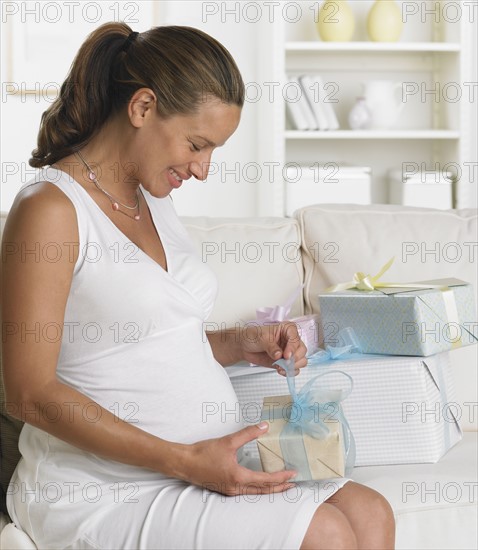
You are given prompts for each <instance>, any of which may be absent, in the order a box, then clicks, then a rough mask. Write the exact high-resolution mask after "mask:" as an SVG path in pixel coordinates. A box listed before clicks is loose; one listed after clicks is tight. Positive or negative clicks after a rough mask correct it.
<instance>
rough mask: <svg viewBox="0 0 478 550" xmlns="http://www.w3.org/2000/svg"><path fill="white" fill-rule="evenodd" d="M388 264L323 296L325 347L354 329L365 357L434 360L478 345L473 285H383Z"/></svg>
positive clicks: (452, 280) (452, 282)
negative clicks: (370, 355) (371, 355)
mask: <svg viewBox="0 0 478 550" xmlns="http://www.w3.org/2000/svg"><path fill="white" fill-rule="evenodd" d="M393 261H394V258H392V259H391V260H389V261H388V262H387V263H386V264H385V265H384V266H383V267H382V269H381V270H380V271H379V272H378V273H377V274H376V275H375V276H371V275H366V274H365V273H362V272H357V273H355V274H354V276H353V278H352V280H351V281H348V282H345V283H339V284H337V285H334V286H332V287H330V288H328V289H327V290H326V292H324V293H322V294H320V295H319V303H320V313H321V321H322V326H323V330H324V339H325V344H332V345H334V344H335V343H336V336H337V334H338V333H339V332H340V331H341V330H342V329H344V328H346V327H350V328H352V329H353V330H354V332H355V334H356V335H357V338H358V340H359V341H360V345H361V348H362V351H363V353H373V354H374V353H378V354H384V355H413V356H424V357H426V356H429V355H434V354H435V353H440V352H443V351H448V350H451V349H455V348H457V347H461V346H466V345H470V344H474V343H476V342H477V341H478V323H477V317H476V308H475V303H474V302H475V301H474V293H473V287H472V285H471V284H469V283H466V282H465V281H461V280H460V279H455V278H446V279H436V280H432V281H419V282H407V283H398V282H383V281H381V278H382V276H383V275H384V274H385V272H386V271H387V270H388V269H389V268H390V267H391V265H392V263H393Z"/></svg>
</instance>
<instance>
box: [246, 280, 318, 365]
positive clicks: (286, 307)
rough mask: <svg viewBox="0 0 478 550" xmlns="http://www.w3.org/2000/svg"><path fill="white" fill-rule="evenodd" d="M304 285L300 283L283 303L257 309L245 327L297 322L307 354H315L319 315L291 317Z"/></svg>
mask: <svg viewBox="0 0 478 550" xmlns="http://www.w3.org/2000/svg"><path fill="white" fill-rule="evenodd" d="M303 287H304V285H300V286H299V287H298V288H297V289H296V290H295V291H294V292H293V293H292V294H291V296H289V298H288V299H287V300H286V302H285V303H284V304H283V305H276V306H273V307H271V306H267V307H261V308H259V309H257V310H256V317H257V318H256V319H254V320H252V321H248V322H246V323H245V327H251V326H252V327H260V326H261V325H268V324H275V323H281V322H285V321H289V322H292V323H295V324H296V326H297V331H298V333H299V337H300V339H301V340H302V341H303V342H304V344H305V346H306V348H307V355H312V354H314V353H315V352H316V351H317V350H318V349H319V316H318V315H317V314H310V315H302V316H300V317H289V313H290V310H291V307H292V304H293V303H294V302H295V300H296V299H297V298H298V296H300V294H301V292H302V289H303Z"/></svg>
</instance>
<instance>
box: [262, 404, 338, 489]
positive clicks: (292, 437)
mask: <svg viewBox="0 0 478 550" xmlns="http://www.w3.org/2000/svg"><path fill="white" fill-rule="evenodd" d="M262 411H263V413H262V415H261V418H262V420H267V421H268V423H269V429H268V431H267V433H266V434H264V435H263V436H261V437H260V438H258V439H257V447H258V450H259V457H260V459H261V464H262V469H263V470H264V471H265V472H279V471H281V470H284V469H285V468H287V469H295V470H297V472H298V473H297V476H296V477H295V478H294V481H303V480H309V479H314V480H319V479H329V478H334V477H344V475H345V457H344V441H343V437H344V436H343V431H342V424H341V423H340V422H339V421H338V420H337V419H333V418H331V417H330V418H328V416H329V415H326V418H324V419H323V422H324V423H325V425H326V426H327V428H328V430H329V433H328V434H327V435H326V436H325V437H323V438H322V439H319V438H316V437H312V436H310V435H308V434H306V433H303V432H302V430H301V428H300V427H298V428H297V429H295V426H294V418H293V416H294V413H293V403H292V401H291V396H290V395H281V396H273V397H265V398H264V402H263V407H262ZM287 424H289V425H291V429H290V430H288V431H287V430H286V426H287ZM285 445H288V446H289V447H290V448H292V453H291V454H292V455H293V456H292V457H291V458H289V460H287V459H286V458H285V457H284V455H283V447H284V446H285ZM294 459H295V460H294ZM304 461H306V462H307V464H306V465H304V464H302V463H303V462H304Z"/></svg>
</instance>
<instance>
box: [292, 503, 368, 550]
mask: <svg viewBox="0 0 478 550" xmlns="http://www.w3.org/2000/svg"><path fill="white" fill-rule="evenodd" d="M357 548H358V546H357V539H356V537H355V533H354V531H353V529H352V527H351V525H350V523H349V521H348V520H347V518H346V517H345V515H344V514H343V513H342V512H341V511H340V510H338V509H337V508H335V507H334V506H331V505H330V504H322V505H321V506H319V507H318V508H317V510H316V511H315V514H314V516H313V517H312V521H311V522H310V524H309V528H308V529H307V532H306V534H305V537H304V540H303V541H302V545H301V546H300V550H325V549H327V550H345V549H347V550H355V549H357Z"/></svg>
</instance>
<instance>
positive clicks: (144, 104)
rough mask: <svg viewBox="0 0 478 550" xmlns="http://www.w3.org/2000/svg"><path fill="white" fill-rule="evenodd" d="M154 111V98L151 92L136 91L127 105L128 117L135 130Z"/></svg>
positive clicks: (143, 89)
mask: <svg viewBox="0 0 478 550" xmlns="http://www.w3.org/2000/svg"><path fill="white" fill-rule="evenodd" d="M155 111H156V96H155V94H154V92H153V90H150V89H149V88H141V89H140V90H136V92H135V93H134V94H133V97H132V98H131V100H130V102H129V104H128V117H129V119H130V121H131V124H132V125H133V126H134V127H135V128H141V127H142V126H143V125H144V123H145V122H146V120H147V119H149V118H150V117H151V116H152V115H153V114H154V112H155Z"/></svg>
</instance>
